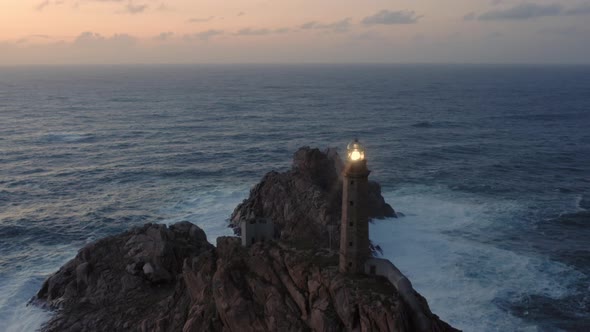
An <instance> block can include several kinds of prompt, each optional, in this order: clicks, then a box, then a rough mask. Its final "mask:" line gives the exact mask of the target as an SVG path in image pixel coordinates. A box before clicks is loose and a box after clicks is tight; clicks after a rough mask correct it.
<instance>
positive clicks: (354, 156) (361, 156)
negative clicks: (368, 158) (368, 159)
mask: <svg viewBox="0 0 590 332" xmlns="http://www.w3.org/2000/svg"><path fill="white" fill-rule="evenodd" d="M346 149H347V152H348V160H350V161H358V160H365V148H363V146H362V145H361V143H359V140H358V139H355V140H354V141H352V142H350V144H348V146H347V147H346Z"/></svg>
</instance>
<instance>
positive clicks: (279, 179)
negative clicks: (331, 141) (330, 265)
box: [230, 147, 396, 246]
mask: <svg viewBox="0 0 590 332" xmlns="http://www.w3.org/2000/svg"><path fill="white" fill-rule="evenodd" d="M343 168H344V164H343V162H342V160H341V159H340V157H339V155H338V153H337V152H336V151H335V150H334V149H328V150H326V151H325V152H322V151H320V150H318V149H311V148H309V147H303V148H300V149H299V150H297V152H295V155H294V156H293V166H292V169H291V170H289V171H287V172H284V173H278V172H274V171H273V172H269V173H267V174H266V175H265V176H264V177H263V178H262V180H261V181H260V183H258V184H257V185H256V186H255V187H254V188H253V189H252V190H251V191H250V196H249V197H248V198H247V199H246V200H244V201H243V202H242V203H241V204H240V205H238V206H237V207H236V209H235V210H234V212H233V213H232V215H231V217H230V221H231V224H232V226H233V227H234V230H235V231H236V233H239V227H238V226H239V223H240V221H242V220H249V219H256V218H269V219H271V220H272V221H273V222H274V224H275V228H276V229H278V231H279V233H280V238H281V239H284V240H297V241H300V242H301V241H307V242H310V243H313V244H314V245H316V246H327V243H328V240H327V239H328V228H327V227H326V226H327V225H334V226H335V232H334V234H332V240H333V241H334V243H335V245H336V246H337V245H338V242H339V240H340V236H339V234H340V232H339V227H340V217H341V209H342V175H341V173H342V170H343ZM395 216H396V214H395V211H394V210H393V208H392V207H391V206H390V205H389V204H387V203H385V200H384V199H383V196H381V186H380V185H379V184H378V183H376V182H374V181H369V217H370V218H384V217H395Z"/></svg>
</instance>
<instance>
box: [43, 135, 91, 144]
mask: <svg viewBox="0 0 590 332" xmlns="http://www.w3.org/2000/svg"><path fill="white" fill-rule="evenodd" d="M95 139H96V136H95V135H93V134H89V133H48V134H44V135H42V136H41V137H39V139H38V141H40V142H43V143H80V142H88V143H89V142H93V141H94V140H95Z"/></svg>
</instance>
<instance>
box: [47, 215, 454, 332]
mask: <svg viewBox="0 0 590 332" xmlns="http://www.w3.org/2000/svg"><path fill="white" fill-rule="evenodd" d="M337 256H338V255H337V254H336V253H335V252H333V251H330V250H325V249H319V250H315V249H311V250H306V249H295V248H292V247H291V246H289V245H287V244H285V243H283V242H266V243H259V244H255V245H253V246H252V247H250V248H246V247H243V246H241V241H240V239H239V238H236V237H221V238H218V240H217V248H215V247H213V246H212V245H210V244H209V243H208V242H207V240H206V238H205V236H204V233H203V231H202V230H201V229H200V228H198V227H197V226H194V225H192V224H190V223H188V222H182V223H179V224H175V225H172V226H170V227H169V228H167V227H166V226H162V225H154V224H148V225H146V226H144V227H140V228H134V229H132V230H131V231H128V232H125V233H122V234H120V235H116V236H111V237H107V238H105V239H102V240H99V241H97V242H95V243H93V244H90V245H88V246H86V247H85V248H83V249H82V250H80V252H79V253H78V255H77V256H76V257H75V258H74V259H72V260H71V261H70V262H68V263H67V264H66V265H64V266H63V267H62V268H61V269H60V270H59V271H57V272H56V273H55V274H54V275H52V276H51V277H49V279H48V280H47V281H46V282H45V283H44V285H43V287H42V289H41V290H40V291H39V293H38V295H37V298H36V300H35V303H37V304H41V305H45V306H47V307H49V308H51V309H58V308H59V309H60V310H58V311H56V313H55V314H54V316H53V318H52V319H51V320H50V321H49V322H48V323H47V324H45V325H44V326H43V328H42V330H43V331H184V332H191V331H415V330H416V325H415V323H414V322H413V320H412V313H411V312H410V311H411V308H410V307H409V306H408V305H406V304H405V303H404V301H403V300H402V299H401V297H400V295H399V294H398V292H397V290H396V288H395V287H393V285H392V284H391V283H389V282H388V281H387V280H386V279H384V278H381V277H376V276H350V275H345V274H341V273H339V272H338V268H337V261H338V257H337ZM138 260H142V261H141V262H140V261H138ZM155 264H160V265H158V266H159V267H158V268H161V269H164V270H166V271H167V272H168V273H170V274H171V275H172V276H173V277H172V278H170V279H165V280H152V279H150V278H148V277H146V274H148V275H149V274H150V273H155V272H156V271H157V269H158V268H157V267H155V266H156V265H155ZM146 266H147V267H146ZM130 271H131V272H130ZM420 299H421V300H423V298H421V297H420ZM421 305H422V306H423V308H422V309H423V311H424V312H426V313H427V316H428V319H430V321H431V326H432V331H437V332H438V331H440V332H444V331H456V330H455V329H453V328H452V327H450V326H449V325H448V324H446V323H444V322H442V321H441V320H439V319H438V317H437V316H435V315H434V314H432V313H431V312H430V310H429V309H428V305H427V303H426V301H425V300H423V301H422V303H421Z"/></svg>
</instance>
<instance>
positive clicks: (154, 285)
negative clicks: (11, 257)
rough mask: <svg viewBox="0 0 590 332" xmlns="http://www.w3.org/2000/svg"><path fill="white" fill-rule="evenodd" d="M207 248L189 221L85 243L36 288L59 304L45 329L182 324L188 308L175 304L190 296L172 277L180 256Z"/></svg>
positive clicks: (47, 301)
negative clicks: (73, 256)
mask: <svg viewBox="0 0 590 332" xmlns="http://www.w3.org/2000/svg"><path fill="white" fill-rule="evenodd" d="M212 250H214V247H213V246H212V245H211V244H209V243H208V242H207V240H206V236H205V233H204V232H203V230H201V229H200V228H198V227H197V226H195V225H193V224H191V223H189V222H181V223H178V224H175V225H172V226H170V227H169V228H167V227H166V226H165V225H156V224H146V225H145V226H143V227H138V228H133V229H131V230H130V231H127V232H125V233H123V234H120V235H117V236H110V237H106V238H104V239H101V240H99V241H97V242H95V243H92V244H89V245H88V246H86V247H84V248H82V249H81V250H80V251H79V252H78V254H77V255H76V257H75V258H74V259H72V260H71V261H69V262H68V263H66V264H65V265H64V266H63V267H61V268H60V269H59V271H57V272H56V273H55V274H54V275H52V276H51V277H49V278H48V279H47V280H46V281H45V283H44V284H43V286H42V288H41V290H40V291H39V292H38V294H37V300H36V302H38V303H39V304H42V305H43V306H46V307H48V308H50V309H59V311H58V314H57V315H55V316H54V317H53V319H51V320H50V321H49V322H48V323H47V324H46V325H45V326H44V330H46V331H80V330H85V331H118V330H119V331H120V330H129V329H142V328H145V329H148V330H152V329H155V328H156V327H158V326H160V327H162V328H163V329H161V330H162V331H166V330H169V331H173V330H178V329H176V328H180V329H181V328H182V326H183V323H182V322H183V321H184V320H185V317H186V316H187V314H188V312H186V310H185V308H184V307H182V306H180V305H179V304H180V303H189V302H190V298H189V296H188V293H186V292H184V287H185V286H184V283H183V282H177V279H179V278H180V277H181V275H182V273H183V266H184V260H185V258H187V257H194V256H198V255H200V254H201V253H206V252H210V251H212ZM177 316H178V317H180V318H181V320H176V319H175V317H177Z"/></svg>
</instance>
